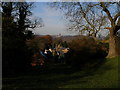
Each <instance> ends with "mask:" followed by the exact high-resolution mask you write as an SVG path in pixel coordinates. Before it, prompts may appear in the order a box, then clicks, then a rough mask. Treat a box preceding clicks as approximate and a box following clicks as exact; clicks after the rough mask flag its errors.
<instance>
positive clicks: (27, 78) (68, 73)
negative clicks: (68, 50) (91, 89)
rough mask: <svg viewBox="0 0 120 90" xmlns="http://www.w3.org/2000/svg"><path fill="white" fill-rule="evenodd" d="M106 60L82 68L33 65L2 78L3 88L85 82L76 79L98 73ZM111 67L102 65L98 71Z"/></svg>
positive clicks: (64, 65) (46, 86)
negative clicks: (12, 76)
mask: <svg viewBox="0 0 120 90" xmlns="http://www.w3.org/2000/svg"><path fill="white" fill-rule="evenodd" d="M106 62H107V60H106V59H101V60H98V61H96V62H95V63H92V64H88V65H86V67H84V68H79V67H75V66H74V67H73V66H70V65H66V64H49V65H46V66H45V67H34V68H31V69H29V70H28V71H27V72H26V73H23V74H20V75H19V76H18V77H14V78H8V79H4V78H3V88H9V87H10V88H11V87H12V88H14V87H17V88H21V87H22V88H23V87H24V88H25V87H31V88H58V87H60V86H62V85H66V84H72V83H85V82H86V81H82V80H81V81H77V80H78V79H81V78H84V77H87V76H93V75H95V74H98V72H97V70H98V69H99V68H100V67H101V66H102V65H103V64H104V63H106ZM111 68H112V67H110V66H109V65H108V66H105V67H103V69H104V70H102V71H101V72H99V73H104V72H105V71H106V70H109V69H111ZM74 80H76V82H72V81H74ZM69 81H71V82H69ZM68 82H69V83H68Z"/></svg>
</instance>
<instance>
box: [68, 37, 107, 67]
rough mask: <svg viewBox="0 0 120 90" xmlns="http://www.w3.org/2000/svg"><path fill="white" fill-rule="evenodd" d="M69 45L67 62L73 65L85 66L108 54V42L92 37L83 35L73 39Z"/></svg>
mask: <svg viewBox="0 0 120 90" xmlns="http://www.w3.org/2000/svg"><path fill="white" fill-rule="evenodd" d="M69 47H70V51H69V53H68V54H67V59H66V62H67V63H68V64H72V65H79V66H83V65H85V64H86V63H93V62H95V61H96V59H99V58H105V57H106V55H107V44H104V43H98V42H97V41H95V40H94V39H93V38H92V37H86V36H83V37H80V38H78V39H76V40H73V41H72V42H70V43H69Z"/></svg>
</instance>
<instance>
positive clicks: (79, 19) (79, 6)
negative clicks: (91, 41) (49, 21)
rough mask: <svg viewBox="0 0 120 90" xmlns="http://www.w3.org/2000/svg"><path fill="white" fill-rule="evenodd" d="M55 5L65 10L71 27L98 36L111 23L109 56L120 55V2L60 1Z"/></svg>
mask: <svg viewBox="0 0 120 90" xmlns="http://www.w3.org/2000/svg"><path fill="white" fill-rule="evenodd" d="M52 6H53V7H57V8H60V9H62V10H63V11H64V13H65V15H66V17H67V18H68V19H69V21H70V23H71V25H72V26H71V27H70V28H69V29H71V30H75V31H78V30H79V31H80V32H85V33H86V32H87V33H88V35H89V36H91V35H92V36H93V37H94V38H96V36H97V34H98V33H99V31H100V30H103V29H104V27H106V26H107V25H110V26H111V28H110V29H109V32H110V38H109V54H108V57H115V56H118V55H120V48H119V47H118V46H119V45H120V43H119V42H120V41H119V37H117V36H116V33H117V32H118V30H119V29H120V4H119V3H117V2H69V3H68V2H59V3H53V4H52Z"/></svg>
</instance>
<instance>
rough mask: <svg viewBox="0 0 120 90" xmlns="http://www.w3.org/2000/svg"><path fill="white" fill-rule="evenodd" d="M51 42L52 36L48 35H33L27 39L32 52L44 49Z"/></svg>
mask: <svg viewBox="0 0 120 90" xmlns="http://www.w3.org/2000/svg"><path fill="white" fill-rule="evenodd" d="M51 44H52V37H51V36H50V35H45V36H38V37H37V36H35V37H34V38H33V39H31V40H28V41H27V45H28V46H29V49H30V50H32V51H33V52H34V53H35V52H39V51H44V49H46V48H48V47H49V46H51Z"/></svg>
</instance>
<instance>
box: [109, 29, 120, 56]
mask: <svg viewBox="0 0 120 90" xmlns="http://www.w3.org/2000/svg"><path fill="white" fill-rule="evenodd" d="M114 31H115V30H113V29H111V30H110V37H109V53H108V56H107V58H113V57H116V56H120V37H117V36H116V35H115V34H114Z"/></svg>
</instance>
